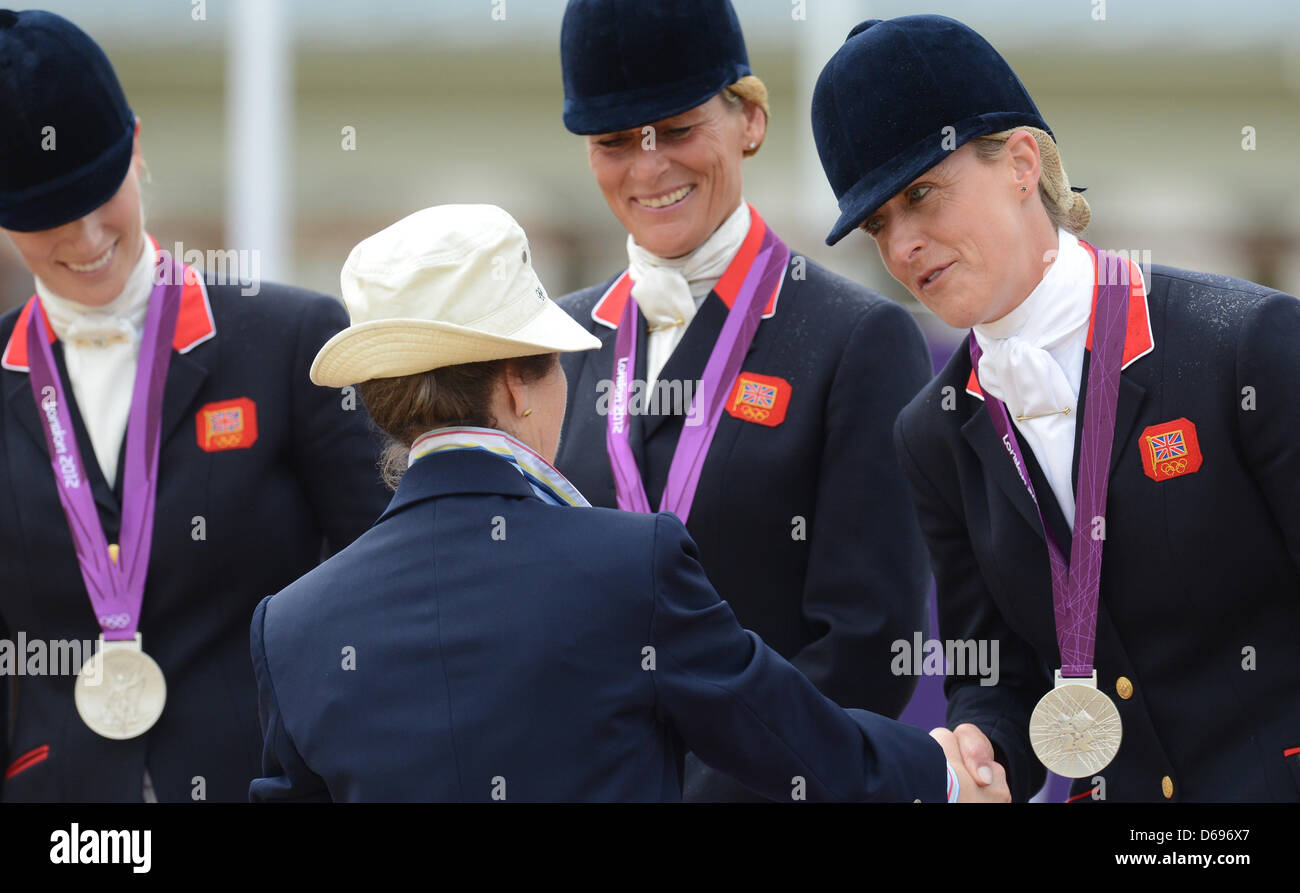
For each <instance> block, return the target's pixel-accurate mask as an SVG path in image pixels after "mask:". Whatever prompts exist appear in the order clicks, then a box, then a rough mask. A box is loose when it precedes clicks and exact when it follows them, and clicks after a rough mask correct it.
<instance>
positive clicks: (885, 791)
mask: <svg viewBox="0 0 1300 893" xmlns="http://www.w3.org/2000/svg"><path fill="white" fill-rule="evenodd" d="M252 650H253V661H254V665H255V668H256V672H257V676H258V680H259V686H260V689H261V711H262V723H263V728H264V730H265V733H266V747H265V751H264V756H263V763H264V766H263V769H264V775H265V776H266V777H264V778H260V779H257V780H256V781H254V783H253V785H252V788H251V792H250V793H251V797H252V799H253V800H255V801H259V800H285V799H326V798H329V799H334V800H482V801H489V800H494V799H495V800H502V799H504V800H510V801H517V800H525V801H527V800H676V799H679V798H680V796H681V772H682V758H683V754H684V752H685V750H686V749H687V748H691V749H693V750H694V751H695V752H696V753H698V754H699V755H700V756H701V757H702V758H703V759H705V760H706V761H708V762H710V763H712V764H714V765H716V766H718V767H720V768H724V769H726V771H729V772H732V773H734V774H736V776H737V777H738V778H740V779H741V780H742V781H743V782H744V783H745V784H747V785H749V786H751V787H753V788H754V789H755V790H759V791H762V792H765V794H766V795H767V796H771V797H777V798H781V799H785V800H786V801H787V802H788V801H789V800H790V799H791V797H792V790H794V789H796V788H798V786H799V783H798V782H792V779H794V778H795V777H796V776H799V777H801V778H802V779H803V782H802V785H803V788H802V790H804V791H806V796H807V799H810V800H811V799H906V800H909V801H910V800H912V799H914V798H918V797H919V798H923V799H928V800H942V799H943V796H944V778H945V776H944V761H943V756H942V752H941V751H940V750H939V748H938V746H937V745H936V744H935V743H934V742H933V741H932V740H931V739H930V738H929V737H928V735H926V734H925V733H924V732H921V731H920V730H918V729H914V728H911V727H909V726H905V725H902V724H900V723H897V722H894V721H892V720H888V719H885V718H883V717H879V716H876V715H874V714H870V713H866V712H864V711H845V710H843V709H841V708H839V707H838V706H836V705H835V704H834V703H833V702H831V701H829V700H828V699H826V698H825V697H824V696H822V695H821V694H820V693H818V692H817V690H816V689H815V687H813V685H812V684H811V683H810V682H808V680H807V679H806V678H805V677H804V676H803V675H802V674H801V673H800V672H799V671H797V670H795V669H794V668H793V667H792V666H791V665H790V664H789V663H787V662H786V661H785V660H784V659H783V658H781V657H780V656H779V655H777V654H776V652H774V651H772V650H771V649H769V648H767V646H765V645H763V643H762V642H761V640H759V639H758V637H757V636H754V635H753V634H752V633H749V632H747V631H745V630H744V629H742V628H741V627H740V625H739V624H738V623H737V622H736V619H735V616H734V615H733V614H732V612H731V608H730V607H729V606H728V605H727V604H726V602H723V601H721V600H720V599H719V598H718V596H717V593H716V592H715V591H714V590H713V588H712V586H711V585H710V584H709V582H708V580H707V578H706V577H705V576H704V574H703V571H702V569H701V568H700V565H699V562H698V558H697V554H696V550H695V546H694V543H693V542H691V540H690V538H689V536H687V534H686V531H685V528H684V527H683V526H682V524H681V522H680V521H678V520H677V519H676V518H675V517H674V516H672V515H670V514H660V515H634V514H629V513H623V512H618V511H613V510H608V509H599V508H572V507H568V506H563V507H561V506H554V505H550V504H547V503H544V502H543V501H542V500H540V499H538V498H537V497H536V496H534V495H533V493H532V491H531V489H530V488H529V487H528V485H527V483H526V482H525V481H524V479H523V477H522V476H521V475H520V474H519V473H518V472H517V471H516V470H515V469H514V468H513V467H512V466H511V465H509V464H508V463H506V462H504V461H502V460H501V459H499V458H497V457H494V456H491V455H488V454H486V453H479V452H465V451H461V452H452V453H443V454H435V455H431V456H427V457H425V458H423V459H421V460H420V461H418V462H417V463H415V465H414V466H412V468H411V469H410V470H409V471H408V472H407V474H406V477H405V478H404V480H403V481H402V484H401V487H400V488H399V489H398V492H397V494H396V496H395V498H394V500H393V502H392V504H391V505H390V507H389V509H388V511H387V512H386V513H385V514H384V515H383V517H382V518H381V519H380V521H379V523H378V524H376V525H375V527H374V528H372V529H371V530H370V531H369V532H367V533H365V534H363V535H362V536H361V537H360V538H359V539H358V540H357V541H356V542H355V543H354V544H353V545H352V546H351V547H349V548H348V549H345V550H344V551H343V552H341V553H340V554H338V555H336V556H334V557H333V558H331V559H330V560H329V561H327V562H325V563H324V564H323V565H321V566H320V567H318V568H317V569H315V570H314V571H312V572H311V573H309V574H307V575H306V576H305V577H303V578H302V579H300V580H298V581H297V582H296V583H294V584H292V585H291V586H289V587H288V588H287V589H285V590H284V591H282V592H281V593H279V594H278V595H276V596H274V597H272V598H270V599H267V600H265V601H263V602H262V604H261V605H260V606H259V607H258V611H257V613H256V615H255V617H254V620H253V629H252Z"/></svg>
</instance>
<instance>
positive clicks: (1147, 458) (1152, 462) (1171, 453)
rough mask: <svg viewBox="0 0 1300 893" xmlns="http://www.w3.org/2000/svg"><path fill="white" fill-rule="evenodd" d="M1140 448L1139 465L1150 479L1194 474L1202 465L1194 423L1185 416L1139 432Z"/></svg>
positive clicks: (1160, 479)
mask: <svg viewBox="0 0 1300 893" xmlns="http://www.w3.org/2000/svg"><path fill="white" fill-rule="evenodd" d="M1139 447H1140V448H1141V450H1142V467H1143V469H1144V470H1145V471H1146V474H1147V477H1149V478H1151V480H1153V481H1156V482H1160V481H1167V480H1169V479H1170V478H1176V477H1179V476H1181V475H1184V474H1193V473H1195V472H1197V471H1199V470H1200V468H1201V445H1200V443H1198V442H1197V440H1196V426H1195V425H1194V424H1192V423H1191V422H1190V421H1188V420H1187V419H1174V420H1173V421H1172V422H1162V423H1161V424H1159V425H1152V426H1151V427H1150V428H1147V429H1146V430H1145V431H1143V432H1142V437H1141V439H1140V441H1139Z"/></svg>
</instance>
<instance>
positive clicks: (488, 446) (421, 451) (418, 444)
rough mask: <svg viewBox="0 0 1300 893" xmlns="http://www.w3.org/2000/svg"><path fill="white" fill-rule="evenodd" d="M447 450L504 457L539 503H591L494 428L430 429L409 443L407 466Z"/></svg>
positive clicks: (532, 453) (529, 451)
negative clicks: (409, 454) (476, 451)
mask: <svg viewBox="0 0 1300 893" xmlns="http://www.w3.org/2000/svg"><path fill="white" fill-rule="evenodd" d="M448 450H481V451H482V452H485V453H491V454H492V455H494V456H497V457H499V458H501V459H504V460H505V461H507V462H509V463H510V464H511V465H513V466H514V467H515V470H516V471H518V472H519V473H520V474H522V475H523V476H524V480H526V481H528V485H529V486H530V487H532V488H533V492H534V493H536V494H537V496H538V498H539V499H541V500H542V501H543V502H548V503H550V504H551V505H576V506H590V505H591V503H589V502H588V501H587V500H586V498H585V497H583V495H582V494H581V493H579V492H578V488H577V487H575V486H573V484H571V483H569V481H568V479H567V478H565V476H564V475H562V474H560V472H559V471H557V470H556V468H555V466H553V465H551V463H549V462H547V461H546V460H545V459H543V458H542V457H541V456H539V455H538V454H537V453H536V452H535V451H534V450H533V449H532V448H531V447H529V446H527V445H526V444H524V443H521V442H520V441H518V440H516V439H515V438H513V437H511V436H510V435H509V434H506V433H505V432H504V431H498V430H496V429H495V428H470V427H460V428H434V429H433V430H432V431H426V432H425V433H424V434H421V435H420V436H419V437H417V438H416V439H415V443H413V444H411V456H410V459H409V461H408V463H407V467H408V468H409V467H410V466H411V465H414V464H415V462H416V460H418V459H421V458H423V457H425V456H428V455H429V454H431V453H442V452H446V451H448Z"/></svg>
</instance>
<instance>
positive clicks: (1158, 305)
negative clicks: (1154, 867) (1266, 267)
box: [812, 16, 1300, 802]
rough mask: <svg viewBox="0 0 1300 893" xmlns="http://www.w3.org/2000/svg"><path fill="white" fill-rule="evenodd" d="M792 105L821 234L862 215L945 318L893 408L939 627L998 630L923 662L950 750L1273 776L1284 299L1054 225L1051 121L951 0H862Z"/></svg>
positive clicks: (1059, 217)
mask: <svg viewBox="0 0 1300 893" xmlns="http://www.w3.org/2000/svg"><path fill="white" fill-rule="evenodd" d="M812 115H813V129H814V133H815V136H816V139H817V147H818V150H819V152H820V154H821V158H822V163H823V165H824V166H825V169H826V174H827V177H828V178H829V180H830V182H831V185H832V187H833V188H834V190H835V193H836V195H837V197H838V198H839V203H840V210H841V211H842V214H841V216H840V218H839V220H838V221H837V222H836V224H835V226H834V228H833V229H832V231H831V233H830V236H829V237H828V239H827V241H828V242H830V243H834V242H836V241H838V240H840V239H841V238H843V237H844V236H845V235H846V234H848V233H850V232H852V231H853V230H854V229H855V228H861V229H863V230H864V231H865V232H866V233H867V234H868V235H869V236H870V237H871V238H872V239H873V240H874V241H875V244H876V247H877V248H878V249H879V251H880V256H881V259H882V260H883V261H884V263H885V265H886V266H887V267H888V268H889V271H890V272H891V273H892V274H893V275H894V277H895V278H896V279H898V280H899V281H900V282H902V283H903V284H904V285H906V286H907V287H908V288H909V289H910V290H911V291H912V293H913V294H915V295H916V297H917V299H918V300H919V301H921V303H923V304H925V305H926V306H927V307H929V308H930V309H931V310H932V311H934V313H935V314H936V315H938V316H939V317H940V318H942V319H943V320H944V321H945V322H947V323H949V324H950V325H953V326H959V327H962V328H970V329H971V334H970V337H969V338H968V339H967V342H966V343H965V344H963V346H962V347H961V348H960V349H959V350H958V351H957V352H956V353H955V354H954V355H953V357H952V359H951V360H950V361H949V363H948V366H947V368H946V369H944V370H943V371H942V372H941V373H940V374H939V376H938V377H937V378H936V379H935V380H934V381H933V382H931V383H930V385H929V386H928V387H926V388H925V389H924V390H923V391H922V392H921V393H920V394H919V395H918V396H917V397H916V398H915V399H914V400H913V401H912V402H911V403H910V404H909V405H908V406H907V408H906V409H904V410H903V412H902V414H901V415H900V417H899V421H898V426H897V429H896V435H895V436H896V441H897V448H898V452H899V455H900V457H901V459H902V463H903V468H904V470H905V472H906V473H907V475H908V477H909V479H910V482H911V485H912V492H913V496H914V499H915V502H916V506H917V510H918V512H919V515H920V519H921V525H922V528H923V529H924V531H925V533H926V537H927V539H928V541H929V546H930V552H931V555H932V556H933V562H934V573H935V577H936V579H937V583H938V599H939V616H940V628H941V631H942V632H943V635H944V636H945V637H947V638H948V639H953V638H956V639H966V640H970V639H973V640H977V641H980V642H984V641H995V642H998V643H1000V646H1001V674H1000V680H999V681H998V683H997V684H996V685H993V686H985V685H984V683H983V682H982V681H981V680H979V679H977V678H975V677H973V676H969V677H960V676H957V677H952V678H950V679H949V680H948V683H947V693H948V723H949V725H950V726H952V727H954V729H955V731H956V733H957V735H958V737H959V738H960V739H961V743H962V750H963V753H964V754H965V756H966V759H967V765H968V767H969V768H970V770H971V772H972V773H973V774H975V775H976V776H977V777H978V776H979V774H980V771H981V769H988V768H990V767H991V766H992V764H993V761H994V760H996V761H997V762H999V763H1002V764H1003V765H1004V766H1005V768H1006V773H1007V776H1008V778H1009V779H1010V781H1011V789H1012V792H1013V793H1014V795H1015V796H1016V798H1017V799H1022V798H1025V797H1028V796H1030V795H1031V794H1033V792H1034V791H1035V790H1036V789H1037V787H1038V786H1039V785H1040V784H1041V782H1042V780H1043V767H1044V764H1045V765H1046V766H1047V767H1048V768H1051V769H1052V770H1053V771H1056V772H1057V773H1059V774H1062V775H1068V776H1070V777H1073V778H1076V779H1078V780H1077V781H1076V782H1075V784H1074V789H1073V792H1072V797H1071V799H1075V800H1103V799H1105V800H1153V801H1158V802H1164V801H1170V800H1254V801H1274V800H1276V801H1295V800H1297V799H1300V652H1297V650H1296V647H1295V643H1296V640H1297V637H1300V599H1297V598H1296V594H1297V593H1298V592H1300V508H1298V507H1300V413H1297V412H1296V405H1297V404H1296V394H1297V393H1300V352H1298V351H1297V349H1296V347H1297V345H1300V302H1297V301H1296V299H1295V298H1293V297H1291V296H1290V295H1286V294H1283V293H1281V292H1278V291H1276V290H1274V289H1271V288H1267V287H1265V286H1261V285H1256V284H1255V283H1252V282H1245V281H1242V280H1240V279H1232V278H1229V277H1227V276H1214V275H1207V274H1204V273H1195V272H1190V271H1187V270H1179V269H1173V268H1171V267H1164V266H1153V267H1151V268H1150V270H1149V271H1146V275H1145V276H1144V275H1143V273H1144V271H1142V270H1140V269H1139V268H1138V267H1137V266H1136V265H1134V264H1132V263H1131V262H1129V261H1127V260H1126V259H1124V258H1122V257H1119V256H1117V255H1114V254H1112V253H1110V252H1107V251H1104V250H1101V249H1098V248H1094V247H1093V246H1091V245H1089V244H1088V243H1087V242H1084V241H1082V240H1080V239H1079V235H1080V234H1081V233H1082V232H1083V230H1084V228H1085V227H1086V226H1087V225H1088V221H1089V217H1090V212H1089V209H1088V203H1087V202H1086V201H1084V199H1083V197H1082V196H1080V195H1079V194H1078V193H1077V192H1076V191H1075V190H1073V189H1071V188H1070V185H1069V179H1068V178H1067V177H1066V175H1065V170H1064V167H1063V165H1062V163H1061V158H1060V154H1059V153H1058V151H1057V147H1056V140H1055V137H1054V136H1053V135H1052V132H1051V130H1050V129H1049V128H1048V126H1047V124H1046V123H1045V122H1044V121H1043V119H1042V117H1041V115H1040V114H1039V112H1038V109H1037V107H1036V106H1035V105H1034V102H1033V100H1032V99H1031V98H1030V96H1029V94H1028V92H1027V91H1026V90H1025V88H1024V86H1023V85H1022V84H1021V82H1020V80H1019V79H1018V78H1017V77H1016V75H1015V73H1014V72H1013V71H1012V70H1011V68H1010V66H1008V65H1007V63H1006V60H1004V59H1003V58H1002V57H1001V56H1000V55H999V54H998V52H997V51H996V50H995V49H994V48H993V47H992V46H990V45H989V43H988V42H987V41H986V40H984V39H983V38H982V37H980V36H979V35H978V34H976V33H975V32H974V31H972V30H971V29H970V28H968V27H966V26H965V25H963V24H961V23H960V22H956V21H953V20H952V19H947V18H943V17H941V16H905V17H902V18H897V19H891V20H888V21H880V20H872V21H868V22H864V23H862V24H861V25H859V26H858V27H857V28H855V29H854V30H853V32H852V34H850V36H849V38H848V40H847V41H846V42H845V44H844V45H843V46H842V47H841V48H840V49H839V51H838V52H837V53H836V54H835V56H834V57H833V58H832V59H831V60H830V62H828V63H827V65H826V67H825V69H824V70H823V71H822V74H821V77H820V79H819V80H818V83H817V88H816V91H815V93H814V96H813V108H812ZM1116 138H1117V139H1119V138H1126V137H1122V135H1120V134H1116Z"/></svg>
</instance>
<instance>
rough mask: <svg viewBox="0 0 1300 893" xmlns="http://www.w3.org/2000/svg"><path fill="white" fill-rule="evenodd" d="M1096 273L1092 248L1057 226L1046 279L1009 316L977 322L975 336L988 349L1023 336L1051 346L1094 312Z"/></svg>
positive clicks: (1035, 342) (1080, 324)
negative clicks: (1053, 259) (1093, 294)
mask: <svg viewBox="0 0 1300 893" xmlns="http://www.w3.org/2000/svg"><path fill="white" fill-rule="evenodd" d="M1095 279H1096V276H1095V274H1094V271H1093V266H1092V257H1091V255H1089V254H1088V249H1086V248H1084V247H1083V246H1082V245H1080V244H1079V240H1078V238H1077V237H1076V236H1074V235H1073V234H1072V233H1069V232H1067V231H1066V230H1064V229H1058V230H1057V249H1056V260H1055V261H1054V262H1053V263H1052V265H1051V266H1050V267H1048V269H1047V273H1046V274H1044V276H1043V278H1042V280H1041V281H1040V282H1039V283H1038V285H1036V286H1034V290H1033V291H1031V292H1030V293H1029V295H1028V297H1026V298H1025V299H1024V300H1023V301H1021V302H1020V304H1019V306H1017V307H1016V308H1015V309H1014V310H1012V311H1011V312H1010V313H1008V314H1007V315H1006V316H1004V317H1002V318H1001V319H999V320H996V321H994V322H987V323H981V324H980V325H977V326H975V328H974V332H975V338H976V340H977V341H978V342H979V346H980V348H981V349H982V350H985V351H987V350H988V349H989V345H990V344H991V343H992V342H994V341H1000V340H1002V339H1004V338H1011V337H1019V338H1022V339H1024V340H1025V341H1028V342H1029V343H1031V344H1032V345H1033V346H1035V347H1041V348H1043V349H1045V350H1051V349H1052V348H1054V347H1057V346H1058V345H1059V344H1060V343H1061V341H1062V340H1064V339H1065V338H1067V337H1068V336H1069V335H1071V334H1072V333H1074V332H1075V331H1076V330H1077V329H1078V328H1079V327H1080V326H1086V325H1087V324H1088V320H1089V318H1091V315H1092V291H1093V285H1094V284H1095Z"/></svg>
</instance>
